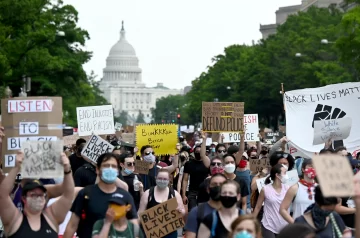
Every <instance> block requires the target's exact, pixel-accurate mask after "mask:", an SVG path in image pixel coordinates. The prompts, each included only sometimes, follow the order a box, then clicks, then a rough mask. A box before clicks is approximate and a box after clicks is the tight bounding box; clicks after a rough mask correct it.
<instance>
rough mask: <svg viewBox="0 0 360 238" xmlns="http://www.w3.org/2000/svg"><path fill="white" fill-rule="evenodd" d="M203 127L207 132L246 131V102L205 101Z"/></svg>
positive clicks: (203, 104)
mask: <svg viewBox="0 0 360 238" xmlns="http://www.w3.org/2000/svg"><path fill="white" fill-rule="evenodd" d="M202 128H203V131H205V132H232V131H235V132H241V131H244V103H243V102H203V103H202Z"/></svg>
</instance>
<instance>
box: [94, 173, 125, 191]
mask: <svg viewBox="0 0 360 238" xmlns="http://www.w3.org/2000/svg"><path fill="white" fill-rule="evenodd" d="M98 177H99V176H98ZM115 183H116V187H118V188H122V189H124V190H125V191H129V186H128V185H127V183H125V182H124V181H122V180H121V179H119V178H116V181H115Z"/></svg>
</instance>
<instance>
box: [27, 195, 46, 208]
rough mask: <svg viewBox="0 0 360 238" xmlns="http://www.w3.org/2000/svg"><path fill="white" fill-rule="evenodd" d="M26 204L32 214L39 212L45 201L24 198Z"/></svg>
mask: <svg viewBox="0 0 360 238" xmlns="http://www.w3.org/2000/svg"><path fill="white" fill-rule="evenodd" d="M26 203H27V205H28V206H29V208H30V210H31V211H33V212H40V211H42V210H43V209H44V207H45V199H43V198H31V197H27V198H26Z"/></svg>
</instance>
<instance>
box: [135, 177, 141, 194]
mask: <svg viewBox="0 0 360 238" xmlns="http://www.w3.org/2000/svg"><path fill="white" fill-rule="evenodd" d="M139 190H140V188H139V179H138V177H137V175H135V177H134V191H135V192H137V191H139Z"/></svg>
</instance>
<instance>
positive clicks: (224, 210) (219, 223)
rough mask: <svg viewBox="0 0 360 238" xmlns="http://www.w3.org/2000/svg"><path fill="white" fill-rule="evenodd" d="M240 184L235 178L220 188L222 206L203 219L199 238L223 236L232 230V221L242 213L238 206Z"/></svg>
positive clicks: (220, 237) (219, 237)
mask: <svg viewBox="0 0 360 238" xmlns="http://www.w3.org/2000/svg"><path fill="white" fill-rule="evenodd" d="M240 197H241V196H240V186H239V184H238V183H237V182H235V181H233V180H227V181H226V182H225V183H223V184H222V186H221V189H220V202H221V204H222V207H221V208H220V209H219V210H218V211H213V212H212V213H211V214H209V215H207V216H206V217H205V218H204V220H203V221H202V223H201V225H200V227H199V232H198V238H209V237H211V238H222V237H227V236H228V235H229V233H230V232H231V223H232V222H233V221H234V220H235V219H236V218H237V217H238V216H239V215H240V214H241V211H240V209H238V208H237V203H238V202H239V201H240Z"/></svg>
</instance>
